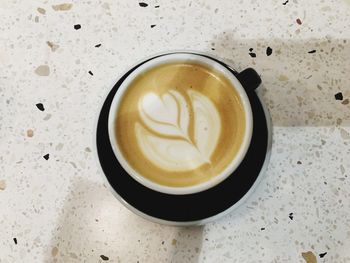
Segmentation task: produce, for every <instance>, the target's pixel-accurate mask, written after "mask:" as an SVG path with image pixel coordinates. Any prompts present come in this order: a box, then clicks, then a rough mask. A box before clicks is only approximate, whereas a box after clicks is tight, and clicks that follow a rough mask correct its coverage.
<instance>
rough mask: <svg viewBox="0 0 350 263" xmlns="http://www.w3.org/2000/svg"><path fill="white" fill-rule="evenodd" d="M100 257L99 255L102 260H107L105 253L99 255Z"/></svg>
mask: <svg viewBox="0 0 350 263" xmlns="http://www.w3.org/2000/svg"><path fill="white" fill-rule="evenodd" d="M100 257H101V258H102V260H104V261H108V260H109V257H106V256H105V255H101V256H100Z"/></svg>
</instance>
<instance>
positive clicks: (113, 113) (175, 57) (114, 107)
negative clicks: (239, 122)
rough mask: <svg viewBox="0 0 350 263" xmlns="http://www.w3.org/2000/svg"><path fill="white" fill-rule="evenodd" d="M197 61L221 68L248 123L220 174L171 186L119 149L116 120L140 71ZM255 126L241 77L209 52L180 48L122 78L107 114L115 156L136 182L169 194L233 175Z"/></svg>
mask: <svg viewBox="0 0 350 263" xmlns="http://www.w3.org/2000/svg"><path fill="white" fill-rule="evenodd" d="M184 61H186V62H189V61H191V62H196V63H199V64H204V65H206V66H209V67H211V68H213V69H215V70H217V71H219V72H220V73H221V74H223V75H224V76H225V77H226V78H227V79H228V80H229V81H230V82H231V83H232V86H233V87H234V88H235V89H236V91H237V93H238V95H239V97H240V99H241V103H242V105H243V108H244V112H245V120H246V123H245V124H246V125H245V126H246V127H245V134H244V137H243V141H242V144H241V146H240V148H239V150H238V152H237V154H236V156H235V157H234V158H233V160H232V161H231V162H230V164H229V165H228V166H227V167H226V168H225V169H224V171H222V172H221V173H220V174H218V175H216V176H214V177H212V178H211V179H209V180H208V181H205V182H202V183H200V184H197V185H193V186H186V187H171V186H165V185H161V184H157V183H155V182H153V181H151V180H149V179H147V178H145V177H143V176H142V175H141V174H139V173H138V172H137V171H136V170H134V169H133V168H132V167H131V166H130V165H129V163H128V161H127V160H126V159H125V158H124V156H123V154H122V152H121V151H120V149H119V146H118V144H117V141H116V137H115V127H116V126H115V121H116V119H117V112H118V109H119V106H120V101H121V100H122V97H123V95H124V93H125V92H126V90H127V89H128V87H129V85H130V83H131V82H132V81H133V80H134V79H135V78H136V77H137V76H139V75H140V74H142V73H143V72H145V71H147V70H149V69H151V68H153V67H155V66H159V65H162V64H168V63H171V62H184ZM252 130H253V117H252V110H251V105H250V102H249V98H248V96H247V94H246V91H245V89H244V88H243V86H242V84H241V83H240V82H239V80H238V79H237V78H236V77H235V76H234V74H233V73H232V72H231V71H229V69H227V68H226V67H224V66H223V65H221V64H220V63H219V62H217V61H215V60H214V59H212V58H209V57H207V56H203V55H202V54H196V53H188V52H177V53H168V54H164V55H162V56H157V57H152V58H151V59H149V60H148V61H146V62H145V63H144V64H142V65H140V66H139V67H138V68H136V69H135V70H134V71H132V72H131V73H130V75H129V76H128V77H127V78H126V79H125V80H124V81H123V82H122V84H121V85H120V87H119V89H118V90H117V92H116V94H115V95H114V97H113V100H112V103H111V107H110V109H109V115H108V136H109V140H110V142H111V146H112V150H113V153H114V155H115V156H116V158H117V160H118V162H119V163H120V165H121V166H122V168H123V169H124V170H125V171H126V172H127V173H128V174H129V175H130V176H131V177H132V178H133V179H135V180H136V181H137V182H139V183H141V184H142V185H144V186H146V187H148V188H150V189H152V190H155V191H158V192H162V193H166V194H173V195H183V194H193V193H198V192H202V191H205V190H207V189H209V188H212V187H214V186H215V185H217V184H219V183H221V182H222V181H223V180H225V179H226V178H227V177H228V176H231V175H232V173H233V172H234V171H235V170H236V169H237V167H238V166H239V164H240V163H241V162H242V160H243V158H244V156H245V155H246V153H247V150H248V148H249V145H250V141H251V137H252Z"/></svg>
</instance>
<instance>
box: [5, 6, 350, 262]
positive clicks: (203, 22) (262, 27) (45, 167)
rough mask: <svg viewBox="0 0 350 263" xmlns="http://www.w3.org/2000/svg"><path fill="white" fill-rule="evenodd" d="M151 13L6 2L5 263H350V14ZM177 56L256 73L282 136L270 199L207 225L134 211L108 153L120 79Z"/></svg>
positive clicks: (257, 198) (299, 10)
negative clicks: (151, 60) (158, 58)
mask: <svg viewBox="0 0 350 263" xmlns="http://www.w3.org/2000/svg"><path fill="white" fill-rule="evenodd" d="M145 2H146V3H145V4H140V3H139V2H138V1H135V0H132V1H131V0H123V1H121V0H120V1H112V0H104V1H74V2H67V3H65V2H60V1H34V0H27V1H19V0H12V1H11V0H3V1H1V3H0V32H1V34H0V44H1V48H0V102H1V103H0V147H1V152H0V262H1V263H3V262H4V263H5V262H106V261H108V262H135V263H136V262H140V263H141V262H308V263H312V262H316V261H317V262H350V250H349V247H350V162H349V160H350V127H349V126H350V103H349V100H350V81H349V73H350V15H349V14H350V2H348V1H344V0H333V1H329V0H321V1H319V0H311V1H301V0H289V1H288V0H286V1H285V0H268V1H256V0H250V1H230V0H225V1H210V0H207V1H185V0H181V1H179V0H178V1H161V0H149V1H145ZM147 4H148V5H147ZM268 47H270V48H268ZM169 49H192V50H193V49H194V50H199V51H205V52H208V53H210V54H214V55H216V56H218V57H221V58H223V59H224V60H226V61H228V62H229V63H230V64H231V65H232V66H234V67H235V68H237V69H243V68H245V67H248V66H253V67H254V68H255V69H256V70H257V71H258V72H259V73H260V74H261V76H262V79H263V85H262V86H261V87H260V91H259V92H260V93H261V95H262V97H263V99H264V101H265V102H266V104H267V106H268V108H269V110H270V112H271V116H272V121H273V126H274V134H273V147H272V156H271V162H270V165H269V167H268V170H267V173H266V176H265V178H264V179H263V181H262V183H261V184H260V186H259V187H258V189H257V191H256V193H255V195H254V196H252V197H251V198H250V199H249V200H248V201H247V202H246V203H245V204H244V205H243V206H241V207H240V208H239V209H238V210H236V211H235V212H234V213H231V214H230V215H228V216H226V217H224V218H223V219H221V220H219V221H217V222H215V223H210V224H207V225H205V226H202V227H190V228H180V227H168V226H163V225H158V224H154V223H151V222H148V221H146V220H144V219H142V218H140V217H138V216H136V215H134V214H133V213H131V212H129V211H128V210H127V209H126V208H125V207H124V206H123V205H122V204H121V203H119V202H118V201H117V200H116V199H115V198H114V197H113V195H112V194H111V193H110V191H109V190H108V189H107V188H106V186H105V185H104V184H103V179H102V177H101V172H100V171H99V168H98V165H97V162H96V160H95V157H94V153H93V145H92V142H93V139H92V134H93V129H94V122H95V118H96V114H97V112H98V110H99V107H100V105H101V103H102V101H103V97H104V96H105V94H106V92H107V91H108V90H109V88H110V87H111V84H112V83H113V81H115V80H116V78H117V76H118V75H119V74H121V73H122V72H123V71H124V70H126V69H127V67H128V66H130V65H132V64H133V63H135V61H138V60H140V59H142V58H143V57H145V56H149V55H151V54H153V53H158V52H161V51H166V50H169ZM40 103H41V104H40ZM303 253H304V254H303Z"/></svg>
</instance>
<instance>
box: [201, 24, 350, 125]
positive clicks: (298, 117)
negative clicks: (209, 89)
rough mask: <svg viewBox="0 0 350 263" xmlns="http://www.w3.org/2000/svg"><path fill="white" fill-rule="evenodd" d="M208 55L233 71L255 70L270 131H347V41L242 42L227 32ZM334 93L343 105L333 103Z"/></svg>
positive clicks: (349, 65)
mask: <svg viewBox="0 0 350 263" xmlns="http://www.w3.org/2000/svg"><path fill="white" fill-rule="evenodd" d="M267 47H270V48H271V49H272V54H271V55H269V56H268V55H267V53H266V52H267ZM213 49H214V50H213ZM249 49H251V51H250V50H249ZM207 52H208V53H209V54H212V55H214V56H217V57H218V58H221V59H223V60H224V61H225V62H227V63H228V64H229V65H231V66H232V67H233V68H235V69H237V71H241V70H243V69H245V68H247V67H253V68H254V69H256V71H257V72H258V73H259V74H260V75H261V78H262V86H261V87H259V88H258V92H259V93H260V94H261V95H262V98H263V100H264V102H265V103H266V104H267V107H268V109H269V111H270V114H271V117H272V123H273V125H274V126H281V127H285V126H291V127H297V126H311V127H317V126H339V125H342V126H349V125H350V110H349V109H350V102H349V100H350V86H349V83H348V82H346V78H344V75H346V74H348V73H347V72H346V70H347V69H349V68H350V60H349V59H348V58H349V57H350V40H349V39H333V38H324V39H305V40H283V39H273V40H271V39H251V40H246V39H245V40H242V39H239V38H236V37H235V33H234V32H230V31H226V32H222V33H221V34H218V35H217V36H216V37H215V38H214V39H213V40H212V43H211V45H210V46H208V50H207ZM249 53H251V55H252V56H255V57H251V55H249ZM339 92H341V93H342V95H343V100H336V99H335V94H337V93H339Z"/></svg>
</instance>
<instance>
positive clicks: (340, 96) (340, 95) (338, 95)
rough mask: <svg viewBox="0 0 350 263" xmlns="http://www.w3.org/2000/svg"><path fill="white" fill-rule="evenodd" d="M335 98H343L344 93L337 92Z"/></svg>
mask: <svg viewBox="0 0 350 263" xmlns="http://www.w3.org/2000/svg"><path fill="white" fill-rule="evenodd" d="M334 98H335V99H336V100H343V93H341V92H338V93H337V94H335V95H334Z"/></svg>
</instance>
